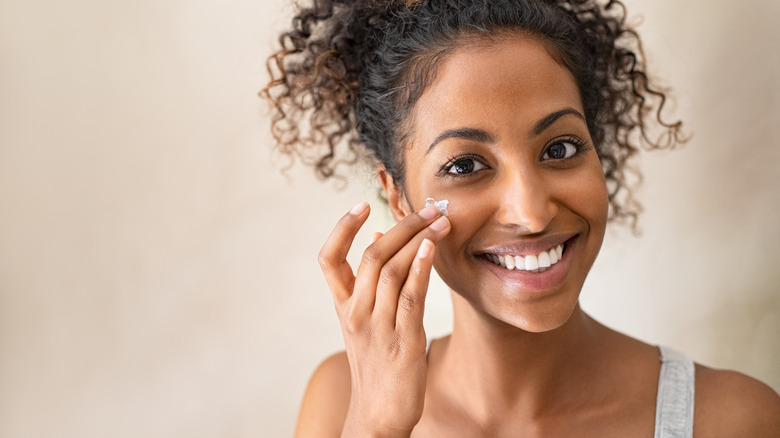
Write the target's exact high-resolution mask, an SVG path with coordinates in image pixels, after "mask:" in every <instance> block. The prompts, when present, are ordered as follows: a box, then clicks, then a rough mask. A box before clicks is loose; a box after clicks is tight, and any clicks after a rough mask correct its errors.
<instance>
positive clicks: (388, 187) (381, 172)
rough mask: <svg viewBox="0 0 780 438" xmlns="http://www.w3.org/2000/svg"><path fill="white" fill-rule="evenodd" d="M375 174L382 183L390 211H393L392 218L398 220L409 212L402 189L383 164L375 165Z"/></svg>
mask: <svg viewBox="0 0 780 438" xmlns="http://www.w3.org/2000/svg"><path fill="white" fill-rule="evenodd" d="M376 174H377V176H378V177H379V182H380V183H382V189H383V190H384V191H385V197H387V204H388V205H389V206H390V211H391V212H392V213H393V218H395V220H396V221H400V220H401V219H403V218H405V217H406V216H408V215H409V214H410V213H411V209H410V208H409V204H408V203H407V202H406V196H404V194H403V191H402V190H401V188H399V187H398V185H397V184H396V183H395V180H394V179H393V176H392V175H390V172H388V171H387V169H386V168H385V165H384V164H380V165H378V166H377V167H376Z"/></svg>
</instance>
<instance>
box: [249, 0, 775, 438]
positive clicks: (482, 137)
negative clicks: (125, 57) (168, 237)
mask: <svg viewBox="0 0 780 438" xmlns="http://www.w3.org/2000/svg"><path fill="white" fill-rule="evenodd" d="M281 42H282V45H283V50H281V51H279V52H278V53H277V54H276V55H275V56H274V57H272V61H273V62H272V63H271V67H272V69H271V71H272V75H273V77H274V80H273V81H272V83H271V84H270V85H269V86H268V87H267V88H266V90H264V93H265V95H266V96H267V97H268V98H269V99H270V100H271V101H272V102H273V103H274V104H275V108H276V109H277V116H276V118H275V119H274V122H273V128H274V135H275V137H276V139H277V140H278V142H279V144H280V146H281V148H282V150H283V151H284V152H286V153H289V154H292V155H297V156H300V157H302V158H303V159H304V160H306V161H308V162H312V163H313V164H314V165H315V167H316V169H317V171H318V172H319V174H320V175H321V176H323V177H330V176H332V175H334V173H335V171H336V169H337V167H339V166H340V165H341V164H344V163H348V162H352V161H355V160H358V159H362V158H364V157H363V155H364V154H363V153H362V152H363V151H368V152H369V153H370V157H368V158H369V159H374V160H376V162H377V173H378V177H379V179H380V182H381V184H382V188H383V190H384V194H385V196H386V198H387V201H388V204H389V207H390V209H391V211H392V213H393V216H394V217H395V218H396V220H397V222H398V223H397V225H396V226H395V227H393V228H392V229H391V230H389V231H388V232H387V233H386V234H384V235H383V234H381V233H376V234H375V236H374V241H373V243H372V244H371V245H370V246H369V247H368V248H367V249H366V250H365V252H364V254H363V258H362V260H361V263H360V266H358V267H357V272H356V274H355V273H353V269H352V267H350V266H349V264H348V263H347V262H346V254H347V252H348V250H349V247H350V245H351V243H352V240H353V238H354V236H355V235H356V233H357V231H358V230H359V229H360V227H361V226H362V224H363V223H364V221H365V220H366V218H367V217H368V214H369V208H368V205H367V204H365V203H360V204H358V205H357V206H355V207H354V208H353V209H352V210H351V211H350V212H348V213H347V214H346V215H345V216H344V217H343V218H342V219H341V220H340V221H339V222H338V224H337V225H336V226H335V228H334V230H333V232H332V234H331V235H330V237H329V238H328V240H327V242H326V243H325V245H324V246H323V248H322V251H321V253H320V263H321V266H322V269H323V272H324V274H325V278H326V280H327V282H328V285H329V287H330V289H331V292H332V294H333V298H334V301H335V304H336V310H337V312H338V315H339V319H340V322H341V326H342V332H343V335H344V341H345V345H346V351H345V352H343V353H340V354H336V355H334V356H332V357H330V358H328V359H327V360H326V361H325V362H323V363H322V364H321V365H320V367H319V368H318V369H317V370H316V371H315V373H314V375H313V377H312V379H311V381H310V383H309V387H308V389H307V391H306V395H305V397H304V401H303V404H302V407H301V413H300V417H299V423H298V429H297V436H301V437H307V436H316V437H327V436H361V437H365V436H402V437H409V436H414V437H417V436H447V437H458V436H465V437H473V436H513V437H514V436H545V437H549V436H565V437H571V436H578V437H579V436H598V437H605V436H620V437H634V436H636V437H649V436H653V435H654V434H655V436H656V437H685V436H691V434H695V436H697V437H707V436H780V397H778V395H777V394H775V393H774V392H773V391H772V390H771V389H770V388H768V387H767V386H765V385H763V384H762V383H760V382H758V381H756V380H753V379H751V378H749V377H746V376H744V375H741V374H738V373H734V372H728V371H718V370H713V369H709V368H706V367H703V366H701V365H698V364H696V365H694V364H693V363H691V362H690V360H688V359H687V358H685V356H683V355H682V354H680V353H677V352H674V351H672V350H669V349H666V348H660V349H659V347H655V346H651V345H648V344H645V343H643V342H641V341H639V340H636V339H633V338H630V337H628V336H625V335H623V334H620V333H618V332H615V331H613V330H611V329H608V328H606V327H604V326H603V325H601V324H599V323H598V322H597V321H595V320H593V319H592V318H591V317H589V316H588V315H587V314H585V313H584V312H583V311H582V309H581V308H580V307H579V304H578V298H579V293H580V291H581V288H582V284H583V282H584V280H585V277H586V276H587V273H588V271H589V269H590V267H591V266H592V264H593V262H594V260H595V258H596V256H597V254H598V251H599V248H600V246H601V243H602V240H603V237H604V231H605V228H606V224H607V221H608V217H610V216H611V219H613V220H626V219H628V220H629V221H632V220H633V219H635V217H636V206H635V205H634V203H633V202H632V199H631V196H630V195H631V191H630V187H626V184H625V181H626V172H627V170H626V160H627V159H628V158H630V157H631V156H632V155H633V154H634V152H635V151H636V149H637V147H638V146H640V145H644V146H645V147H648V148H662V147H667V146H671V145H673V144H674V143H676V142H678V141H679V138H680V135H679V132H680V123H679V122H678V123H665V122H664V121H663V120H662V118H661V109H662V107H663V103H664V100H665V95H664V94H663V93H661V92H659V91H656V90H655V89H653V88H652V87H651V85H650V84H649V83H648V79H647V75H646V73H645V71H644V67H643V64H642V60H641V48H640V47H639V40H638V38H637V36H636V34H635V33H634V32H633V31H632V30H631V29H630V28H628V27H627V26H626V25H625V23H624V11H623V7H622V4H621V3H620V2H618V1H609V2H606V4H602V2H596V1H593V0H569V1H561V0H558V1H553V0H546V1H543V0H513V1H488V0H482V1H477V0H471V1H469V0H448V1H443V0H441V1H437V0H428V1H414V2H409V1H407V2H402V1H387V0H384V1H352V2H342V1H320V2H315V5H314V6H313V7H311V8H306V9H302V10H301V11H300V12H299V13H298V15H297V16H296V17H295V19H294V25H293V29H292V30H290V31H289V32H286V33H285V34H283V35H282V38H281ZM658 128H660V129H662V130H663V132H664V133H665V135H663V136H661V137H659V138H658V139H653V138H651V137H650V135H649V132H650V131H651V130H653V129H658ZM428 198H434V199H438V200H441V199H446V200H448V201H449V205H448V209H447V213H448V215H446V216H445V215H443V212H441V211H439V209H438V208H436V207H435V206H429V207H424V205H425V204H426V199H428ZM434 267H435V269H436V270H437V272H438V273H439V275H440V276H441V278H442V279H443V280H444V281H445V283H446V284H447V285H448V286H449V287H450V289H451V291H452V300H453V314H454V324H453V331H452V334H451V335H450V336H447V337H445V338H441V339H438V340H435V341H433V342H431V343H430V344H429V342H428V340H427V339H426V336H425V332H424V329H423V324H422V320H423V304H424V300H425V294H426V290H427V284H428V278H429V275H430V271H431V269H432V268H434Z"/></svg>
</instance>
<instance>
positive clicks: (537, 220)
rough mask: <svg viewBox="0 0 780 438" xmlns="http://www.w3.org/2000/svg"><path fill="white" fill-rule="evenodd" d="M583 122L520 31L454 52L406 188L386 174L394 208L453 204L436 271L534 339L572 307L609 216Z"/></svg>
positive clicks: (426, 111) (411, 154)
mask: <svg viewBox="0 0 780 438" xmlns="http://www.w3.org/2000/svg"><path fill="white" fill-rule="evenodd" d="M583 114H584V111H583V108H582V102H581V99H580V94H579V91H578V89H577V86H576V83H575V80H574V78H573V76H572V75H571V73H570V72H569V71H568V70H567V69H566V68H565V67H564V66H562V65H561V64H559V63H558V62H556V61H555V60H554V59H553V58H552V57H551V56H550V54H549V52H548V51H547V49H546V48H545V45H544V44H542V43H541V42H540V41H539V40H538V39H535V38H532V37H528V36H524V35H522V34H520V35H518V36H517V37H511V38H503V39H496V40H495V41H490V42H486V43H484V44H480V45H475V46H471V47H467V48H461V49H458V50H456V51H454V52H453V53H451V54H450V55H449V56H448V57H447V58H446V59H444V60H443V61H442V63H441V64H440V65H439V69H438V72H437V76H436V79H435V80H434V82H433V83H432V84H431V85H430V86H429V87H428V89H427V90H425V92H424V93H423V95H422V97H421V98H420V100H419V101H418V102H417V104H416V106H415V108H414V111H413V114H412V120H411V124H410V128H411V129H410V132H411V135H410V137H409V142H408V145H407V149H406V151H405V156H404V162H405V165H406V177H405V180H404V184H403V188H402V189H401V190H399V188H397V187H394V185H393V183H392V181H391V180H390V179H389V177H388V176H387V175H386V174H385V175H382V178H383V185H384V187H385V190H386V193H387V195H388V200H389V202H390V206H391V209H392V210H393V212H394V214H395V215H396V217H397V218H398V217H402V216H404V215H405V214H408V213H409V212H410V211H413V210H417V209H419V208H421V207H422V206H423V205H424V202H425V199H426V198H427V197H433V198H435V199H447V200H449V201H450V203H449V207H448V210H449V217H450V221H451V223H452V230H451V232H450V234H449V236H447V237H446V238H445V239H444V240H443V241H442V242H440V243H439V244H438V245H437V250H436V261H435V267H436V270H437V271H438V272H439V275H440V276H441V277H442V279H443V280H444V281H445V282H446V283H447V284H448V285H449V286H450V288H452V290H453V291H455V292H456V293H457V294H459V295H460V296H461V297H463V299H464V300H463V301H465V302H466V303H468V304H470V305H471V306H472V307H473V308H474V309H476V310H477V311H478V312H480V313H482V314H483V315H485V316H488V317H490V318H493V319H495V320H498V321H503V322H504V323H508V324H510V325H513V326H515V327H518V328H521V329H524V330H527V331H532V332H541V331H547V330H551V329H554V328H557V327H559V326H560V325H562V324H563V323H564V322H566V320H568V318H569V317H570V316H571V314H572V311H573V310H574V309H575V307H576V304H577V300H578V297H579V293H580V290H581V288H582V284H583V282H584V281H585V277H586V275H587V273H588V271H589V269H590V267H591V265H592V264H593V262H594V260H595V258H596V255H597V254H598V251H599V248H600V247H601V242H602V240H603V237H604V230H605V227H606V222H607V209H608V198H607V190H606V185H605V180H604V175H603V172H602V169H601V165H600V163H599V159H598V156H597V154H596V150H595V148H594V146H593V144H592V141H591V138H590V135H589V133H588V129H587V124H586V122H585V118H584V115H583ZM510 268H511V269H510Z"/></svg>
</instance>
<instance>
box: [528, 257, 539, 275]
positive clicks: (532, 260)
mask: <svg viewBox="0 0 780 438" xmlns="http://www.w3.org/2000/svg"><path fill="white" fill-rule="evenodd" d="M525 269H526V270H528V271H533V270H534V269H539V259H538V258H537V257H536V256H535V255H527V256H525Z"/></svg>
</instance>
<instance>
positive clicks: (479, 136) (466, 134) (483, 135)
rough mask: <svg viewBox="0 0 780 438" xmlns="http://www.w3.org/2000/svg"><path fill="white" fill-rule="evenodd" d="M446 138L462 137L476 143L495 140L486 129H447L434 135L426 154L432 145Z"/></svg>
mask: <svg viewBox="0 0 780 438" xmlns="http://www.w3.org/2000/svg"><path fill="white" fill-rule="evenodd" d="M448 138H462V139H464V140H469V141H473V142H476V143H493V142H495V138H493V136H492V135H490V134H488V133H487V131H483V130H481V129H474V128H461V129H449V130H447V131H444V132H442V133H441V134H439V136H438V137H436V139H435V140H433V142H432V143H431V145H430V146H428V150H427V151H425V153H426V154H427V153H429V152H430V151H431V149H433V147H434V146H436V145H437V144H439V142H441V141H442V140H446V139H448Z"/></svg>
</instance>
